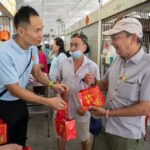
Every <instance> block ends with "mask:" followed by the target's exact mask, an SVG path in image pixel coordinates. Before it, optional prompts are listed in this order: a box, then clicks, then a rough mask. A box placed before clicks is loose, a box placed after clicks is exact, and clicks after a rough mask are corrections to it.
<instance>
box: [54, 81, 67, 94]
mask: <svg viewBox="0 0 150 150" xmlns="http://www.w3.org/2000/svg"><path fill="white" fill-rule="evenodd" d="M53 89H54V90H55V91H57V92H59V93H67V92H68V91H69V88H68V87H67V86H66V85H64V84H60V83H57V84H54V85H53Z"/></svg>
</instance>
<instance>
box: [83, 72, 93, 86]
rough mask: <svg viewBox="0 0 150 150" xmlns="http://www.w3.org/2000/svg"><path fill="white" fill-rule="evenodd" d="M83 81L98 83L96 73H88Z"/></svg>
mask: <svg viewBox="0 0 150 150" xmlns="http://www.w3.org/2000/svg"><path fill="white" fill-rule="evenodd" d="M83 81H84V82H85V83H87V84H89V85H92V84H95V83H96V78H95V75H94V74H92V73H86V74H85V76H84V78H83Z"/></svg>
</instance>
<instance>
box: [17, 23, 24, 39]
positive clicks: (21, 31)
mask: <svg viewBox="0 0 150 150" xmlns="http://www.w3.org/2000/svg"><path fill="white" fill-rule="evenodd" d="M16 32H17V33H18V35H19V36H20V37H23V36H24V33H25V30H24V28H23V27H21V26H20V27H18V28H17V29H16Z"/></svg>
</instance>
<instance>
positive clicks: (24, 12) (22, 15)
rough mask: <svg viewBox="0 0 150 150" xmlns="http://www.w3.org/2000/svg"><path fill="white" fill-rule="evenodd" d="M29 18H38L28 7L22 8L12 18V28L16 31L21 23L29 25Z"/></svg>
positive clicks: (33, 10)
mask: <svg viewBox="0 0 150 150" xmlns="http://www.w3.org/2000/svg"><path fill="white" fill-rule="evenodd" d="M31 16H39V14H38V12H37V11H36V10H35V9H34V8H32V7H30V6H22V7H21V8H20V9H19V10H18V12H17V13H16V15H15V16H14V26H15V28H16V29H17V28H18V26H19V25H20V24H21V23H27V24H30V17H31Z"/></svg>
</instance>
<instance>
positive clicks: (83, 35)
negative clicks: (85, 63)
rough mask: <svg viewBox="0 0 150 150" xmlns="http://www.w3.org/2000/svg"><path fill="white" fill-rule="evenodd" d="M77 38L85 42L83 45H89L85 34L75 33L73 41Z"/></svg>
mask: <svg viewBox="0 0 150 150" xmlns="http://www.w3.org/2000/svg"><path fill="white" fill-rule="evenodd" d="M75 37H77V38H80V39H81V40H82V41H83V43H84V44H86V45H87V43H88V38H87V36H86V35H85V34H83V33H82V32H81V33H74V34H73V35H72V36H71V39H72V38H75Z"/></svg>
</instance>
